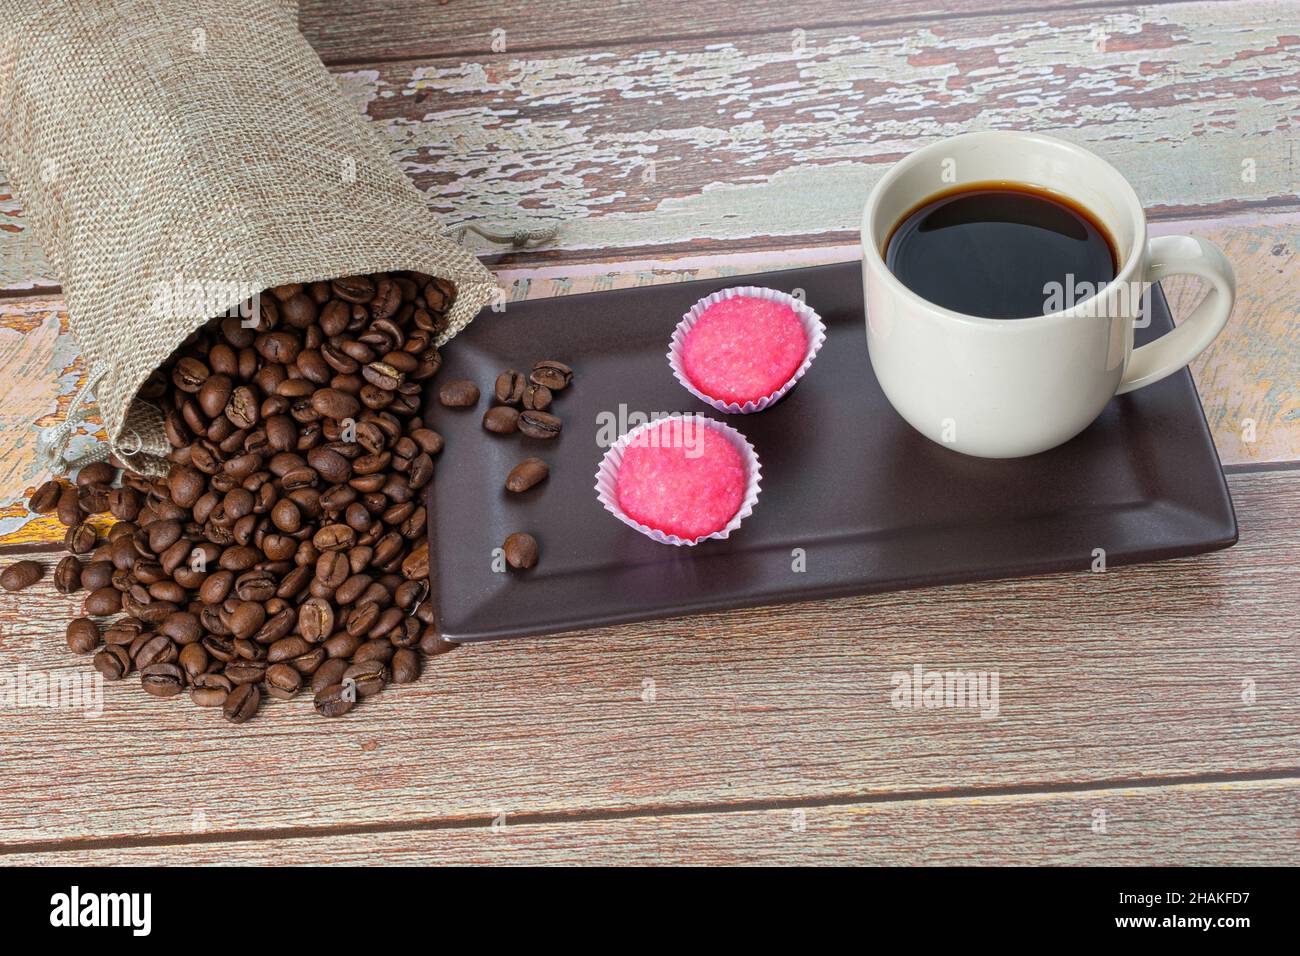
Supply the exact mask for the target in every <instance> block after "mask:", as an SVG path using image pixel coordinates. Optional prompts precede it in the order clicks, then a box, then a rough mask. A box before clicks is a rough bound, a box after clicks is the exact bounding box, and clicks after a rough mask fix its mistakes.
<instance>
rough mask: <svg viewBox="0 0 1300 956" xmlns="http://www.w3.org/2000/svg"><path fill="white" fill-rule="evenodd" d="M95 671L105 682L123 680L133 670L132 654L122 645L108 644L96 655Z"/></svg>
mask: <svg viewBox="0 0 1300 956" xmlns="http://www.w3.org/2000/svg"><path fill="white" fill-rule="evenodd" d="M95 670H97V671H99V673H100V674H102V675H103V677H104V680H121V679H122V678H123V677H125V676H126V675H127V674H128V673H129V672H130V670H131V654H130V652H129V651H128V650H127V649H126V648H125V647H123V646H122V645H121V644H108V645H106V646H104V647H102V648H100V649H99V651H98V653H96V654H95Z"/></svg>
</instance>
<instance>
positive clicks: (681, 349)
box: [668, 286, 826, 414]
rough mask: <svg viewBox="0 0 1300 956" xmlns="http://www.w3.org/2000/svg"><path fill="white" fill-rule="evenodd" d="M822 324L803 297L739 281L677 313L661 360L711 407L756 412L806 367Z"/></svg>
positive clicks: (777, 396)
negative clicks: (678, 318) (739, 284)
mask: <svg viewBox="0 0 1300 956" xmlns="http://www.w3.org/2000/svg"><path fill="white" fill-rule="evenodd" d="M825 340H826V327H825V325H824V324H823V323H822V321H821V318H820V317H819V316H818V315H817V313H816V312H814V311H813V310H812V309H811V308H809V307H808V306H807V305H806V304H805V303H804V302H803V301H802V300H800V299H797V298H795V297H794V296H791V295H786V294H785V293H784V292H777V291H776V290H775V289H764V288H760V287H757V286H742V287H737V288H733V289H724V290H722V291H721V292H715V293H714V294H713V295H710V296H706V297H705V298H703V299H701V300H700V301H699V302H697V303H696V304H695V306H694V307H693V308H692V309H691V311H690V312H688V313H687V314H686V315H685V316H683V317H682V321H681V322H680V323H678V325H677V329H676V330H675V331H674V333H673V338H672V343H671V346H670V348H669V352H668V362H669V365H670V366H671V367H672V370H673V375H674V376H675V377H676V378H677V380H678V381H679V382H681V383H682V384H683V385H684V386H686V388H687V389H689V390H690V392H691V393H692V394H693V395H695V396H696V397H697V398H699V399H701V400H703V401H705V402H708V403H709V404H710V405H712V406H713V407H714V408H716V409H717V410H718V411H722V412H729V413H732V414H736V413H740V414H747V413H750V412H757V411H762V410H763V409H764V408H767V407H768V406H769V405H771V404H773V403H774V402H776V401H778V400H779V399H780V398H781V397H782V396H784V395H785V394H786V392H788V391H789V390H790V389H791V388H793V387H794V385H795V383H796V382H797V381H798V380H799V378H800V377H802V375H803V374H804V372H806V371H807V370H808V366H810V365H811V364H812V360H813V359H814V358H815V357H816V355H817V352H818V350H819V349H820V348H821V346H822V343H823V342H824V341H825Z"/></svg>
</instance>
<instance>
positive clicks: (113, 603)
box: [85, 586, 122, 617]
mask: <svg viewBox="0 0 1300 956" xmlns="http://www.w3.org/2000/svg"><path fill="white" fill-rule="evenodd" d="M85 609H86V613H87V614H89V615H91V616H92V617H107V616H108V615H110V614H116V613H117V612H118V611H120V610H122V592H121V591H119V590H118V589H117V588H115V587H111V586H110V587H104V588H96V589H95V590H93V591H91V592H90V593H89V594H87V595H86V600H85Z"/></svg>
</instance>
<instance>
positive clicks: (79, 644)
mask: <svg viewBox="0 0 1300 956" xmlns="http://www.w3.org/2000/svg"><path fill="white" fill-rule="evenodd" d="M98 646H99V625H98V624H96V623H95V622H94V621H92V620H91V619H90V618H88V617H78V618H74V619H73V620H72V622H71V623H70V624H68V650H70V651H72V653H74V654H90V653H92V652H93V651H94V650H95V648H96V647H98Z"/></svg>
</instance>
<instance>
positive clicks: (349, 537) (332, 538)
mask: <svg viewBox="0 0 1300 956" xmlns="http://www.w3.org/2000/svg"><path fill="white" fill-rule="evenodd" d="M356 541H357V533H356V532H355V531H353V530H352V528H350V527H348V526H347V525H346V524H327V525H325V526H324V527H323V528H321V529H320V530H319V531H317V532H316V533H315V534H314V535H312V539H311V543H312V544H314V545H315V546H316V547H317V548H319V549H320V550H321V551H346V550H347V549H348V548H350V547H352V546H353V545H354V544H356Z"/></svg>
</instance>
